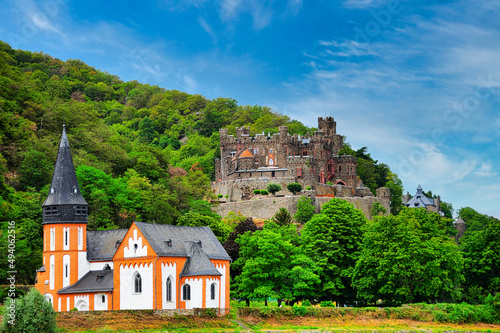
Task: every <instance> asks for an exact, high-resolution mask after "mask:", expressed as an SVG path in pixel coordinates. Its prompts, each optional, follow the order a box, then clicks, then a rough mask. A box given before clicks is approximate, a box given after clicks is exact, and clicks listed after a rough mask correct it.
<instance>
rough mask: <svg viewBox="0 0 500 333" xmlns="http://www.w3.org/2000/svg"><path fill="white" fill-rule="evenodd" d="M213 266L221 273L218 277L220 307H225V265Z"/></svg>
mask: <svg viewBox="0 0 500 333" xmlns="http://www.w3.org/2000/svg"><path fill="white" fill-rule="evenodd" d="M215 267H216V268H217V270H218V271H219V273H221V274H222V276H221V277H220V290H221V292H220V307H221V308H225V307H226V305H225V304H226V292H225V290H226V279H227V278H228V277H227V276H226V265H219V264H217V265H215Z"/></svg>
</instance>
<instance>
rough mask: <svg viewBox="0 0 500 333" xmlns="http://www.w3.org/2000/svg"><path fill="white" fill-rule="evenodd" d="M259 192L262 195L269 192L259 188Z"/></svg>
mask: <svg viewBox="0 0 500 333" xmlns="http://www.w3.org/2000/svg"><path fill="white" fill-rule="evenodd" d="M260 194H262V195H268V194H269V192H267V191H266V190H260Z"/></svg>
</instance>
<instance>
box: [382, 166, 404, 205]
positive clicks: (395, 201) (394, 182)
mask: <svg viewBox="0 0 500 333" xmlns="http://www.w3.org/2000/svg"><path fill="white" fill-rule="evenodd" d="M384 186H385V187H387V188H388V189H389V190H391V214H392V215H398V214H399V212H400V211H401V209H403V207H404V206H403V200H402V197H403V182H402V181H401V179H399V177H398V176H397V175H396V174H395V173H393V172H389V175H388V176H387V182H386V183H385V185H384Z"/></svg>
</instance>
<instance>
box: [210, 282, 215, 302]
mask: <svg viewBox="0 0 500 333" xmlns="http://www.w3.org/2000/svg"><path fill="white" fill-rule="evenodd" d="M215 289H216V288H215V283H212V284H211V285H210V299H211V300H214V299H215Z"/></svg>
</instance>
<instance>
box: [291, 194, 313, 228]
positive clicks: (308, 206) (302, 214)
mask: <svg viewBox="0 0 500 333" xmlns="http://www.w3.org/2000/svg"><path fill="white" fill-rule="evenodd" d="M315 211H316V207H314V205H313V204H312V200H311V199H310V198H308V197H305V196H303V197H300V199H299V200H298V201H297V213H295V215H294V218H295V220H296V221H297V222H299V223H301V224H304V223H307V222H309V220H311V218H312V217H313V216H314V212H315Z"/></svg>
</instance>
